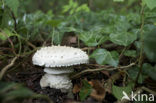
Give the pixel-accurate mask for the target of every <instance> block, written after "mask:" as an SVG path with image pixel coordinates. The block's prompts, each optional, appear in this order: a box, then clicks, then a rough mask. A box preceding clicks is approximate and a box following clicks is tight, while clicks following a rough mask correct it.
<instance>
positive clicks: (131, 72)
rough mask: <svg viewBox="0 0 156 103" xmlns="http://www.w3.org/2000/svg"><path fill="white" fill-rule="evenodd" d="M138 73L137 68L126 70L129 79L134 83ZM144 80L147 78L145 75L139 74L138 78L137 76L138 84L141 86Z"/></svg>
mask: <svg viewBox="0 0 156 103" xmlns="http://www.w3.org/2000/svg"><path fill="white" fill-rule="evenodd" d="M138 72H139V68H138V67H132V68H130V69H129V70H128V74H129V77H130V78H131V79H133V80H134V81H135V80H136V78H137V75H138ZM146 78H147V75H145V74H143V73H141V74H140V76H139V79H138V83H140V84H142V83H143V82H144V80H145V79H146Z"/></svg>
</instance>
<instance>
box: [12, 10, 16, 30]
mask: <svg viewBox="0 0 156 103" xmlns="http://www.w3.org/2000/svg"><path fill="white" fill-rule="evenodd" d="M11 16H12V18H13V20H14V29H15V31H17V22H16V17H15V15H14V13H13V11H11Z"/></svg>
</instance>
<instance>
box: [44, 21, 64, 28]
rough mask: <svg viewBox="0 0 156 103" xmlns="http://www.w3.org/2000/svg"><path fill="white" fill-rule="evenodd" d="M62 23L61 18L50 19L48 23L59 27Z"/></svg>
mask: <svg viewBox="0 0 156 103" xmlns="http://www.w3.org/2000/svg"><path fill="white" fill-rule="evenodd" d="M60 23H61V21H60V20H48V21H47V23H46V24H48V25H51V26H52V27H57V26H58V25H59V24H60Z"/></svg>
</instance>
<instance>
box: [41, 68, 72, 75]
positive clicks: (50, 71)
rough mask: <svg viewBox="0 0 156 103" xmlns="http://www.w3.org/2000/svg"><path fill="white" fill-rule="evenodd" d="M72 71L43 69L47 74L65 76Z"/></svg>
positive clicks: (69, 69)
mask: <svg viewBox="0 0 156 103" xmlns="http://www.w3.org/2000/svg"><path fill="white" fill-rule="evenodd" d="M73 71H74V70H73V69H71V68H44V72H46V73H47V74H67V73H71V72H73Z"/></svg>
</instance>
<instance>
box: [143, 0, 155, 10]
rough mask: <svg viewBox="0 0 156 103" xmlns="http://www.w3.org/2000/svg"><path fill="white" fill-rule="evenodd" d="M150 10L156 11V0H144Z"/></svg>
mask: <svg viewBox="0 0 156 103" xmlns="http://www.w3.org/2000/svg"><path fill="white" fill-rule="evenodd" d="M143 2H144V3H145V4H146V5H147V7H148V8H149V9H151V10H152V9H154V8H155V7H156V0H143Z"/></svg>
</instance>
